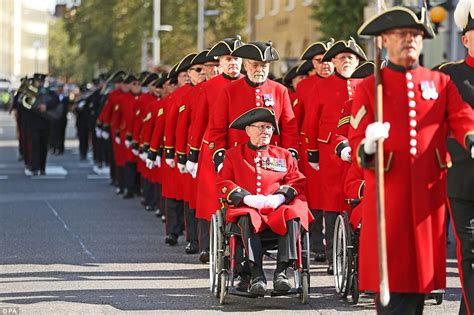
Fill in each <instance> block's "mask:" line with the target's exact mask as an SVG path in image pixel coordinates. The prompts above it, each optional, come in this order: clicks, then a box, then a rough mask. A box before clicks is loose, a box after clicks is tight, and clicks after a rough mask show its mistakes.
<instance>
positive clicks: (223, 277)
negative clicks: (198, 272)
mask: <svg viewBox="0 0 474 315" xmlns="http://www.w3.org/2000/svg"><path fill="white" fill-rule="evenodd" d="M228 279H229V275H228V274H227V272H225V271H224V272H222V273H221V274H220V276H219V304H220V305H222V304H224V302H225V296H226V295H227V282H228Z"/></svg>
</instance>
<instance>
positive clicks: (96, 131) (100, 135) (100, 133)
mask: <svg viewBox="0 0 474 315" xmlns="http://www.w3.org/2000/svg"><path fill="white" fill-rule="evenodd" d="M95 136H96V137H97V138H102V129H100V128H99V127H95Z"/></svg>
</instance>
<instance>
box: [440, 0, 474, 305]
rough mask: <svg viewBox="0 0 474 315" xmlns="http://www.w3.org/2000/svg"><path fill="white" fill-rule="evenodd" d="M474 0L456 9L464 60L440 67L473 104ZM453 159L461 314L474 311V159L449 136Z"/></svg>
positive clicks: (452, 200) (451, 197) (452, 195)
mask: <svg viewBox="0 0 474 315" xmlns="http://www.w3.org/2000/svg"><path fill="white" fill-rule="evenodd" d="M473 11H474V1H466V0H462V1H460V2H459V3H458V5H457V7H456V10H455V11H454V18H455V22H456V24H457V26H458V27H459V28H460V29H462V37H461V41H462V43H463V45H464V46H465V47H466V48H467V56H466V59H465V60H461V61H458V62H448V63H446V64H444V65H441V66H440V70H441V71H442V72H444V73H446V74H448V75H449V76H450V77H451V79H452V80H453V82H454V84H455V85H456V86H457V88H458V89H459V93H461V96H462V98H463V99H464V100H465V101H466V102H467V103H468V104H469V105H471V107H474V15H473V14H472V13H470V12H473ZM448 150H449V153H450V155H451V159H452V162H453V165H452V167H451V168H450V169H449V170H448V196H449V200H450V203H451V215H452V218H453V223H454V229H455V233H454V234H455V236H456V240H457V242H456V244H457V246H458V248H459V249H460V250H458V251H457V254H458V264H459V269H460V272H459V274H460V276H461V282H462V288H463V299H462V300H461V306H460V308H459V314H473V313H474V234H473V233H472V231H474V160H472V159H471V157H470V155H469V154H468V153H467V152H466V151H465V150H464V149H463V148H462V146H461V145H459V143H458V142H456V141H455V139H454V138H448Z"/></svg>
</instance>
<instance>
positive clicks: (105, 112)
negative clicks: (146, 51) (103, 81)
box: [97, 94, 113, 127]
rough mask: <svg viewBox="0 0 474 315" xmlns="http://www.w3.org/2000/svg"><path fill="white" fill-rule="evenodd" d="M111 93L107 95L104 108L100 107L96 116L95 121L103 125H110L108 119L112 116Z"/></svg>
mask: <svg viewBox="0 0 474 315" xmlns="http://www.w3.org/2000/svg"><path fill="white" fill-rule="evenodd" d="M112 99H113V96H112V95H110V94H109V95H108V96H107V102H106V103H105V105H104V108H103V109H102V112H101V113H100V115H99V118H97V123H98V124H102V125H104V127H108V126H110V120H111V118H112V113H113V104H112Z"/></svg>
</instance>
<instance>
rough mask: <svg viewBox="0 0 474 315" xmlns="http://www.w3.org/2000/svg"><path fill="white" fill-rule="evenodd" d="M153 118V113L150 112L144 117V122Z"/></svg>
mask: <svg viewBox="0 0 474 315" xmlns="http://www.w3.org/2000/svg"><path fill="white" fill-rule="evenodd" d="M150 119H151V113H150V112H149V113H148V114H147V115H146V117H145V118H144V119H143V122H145V121H148V120H150Z"/></svg>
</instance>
